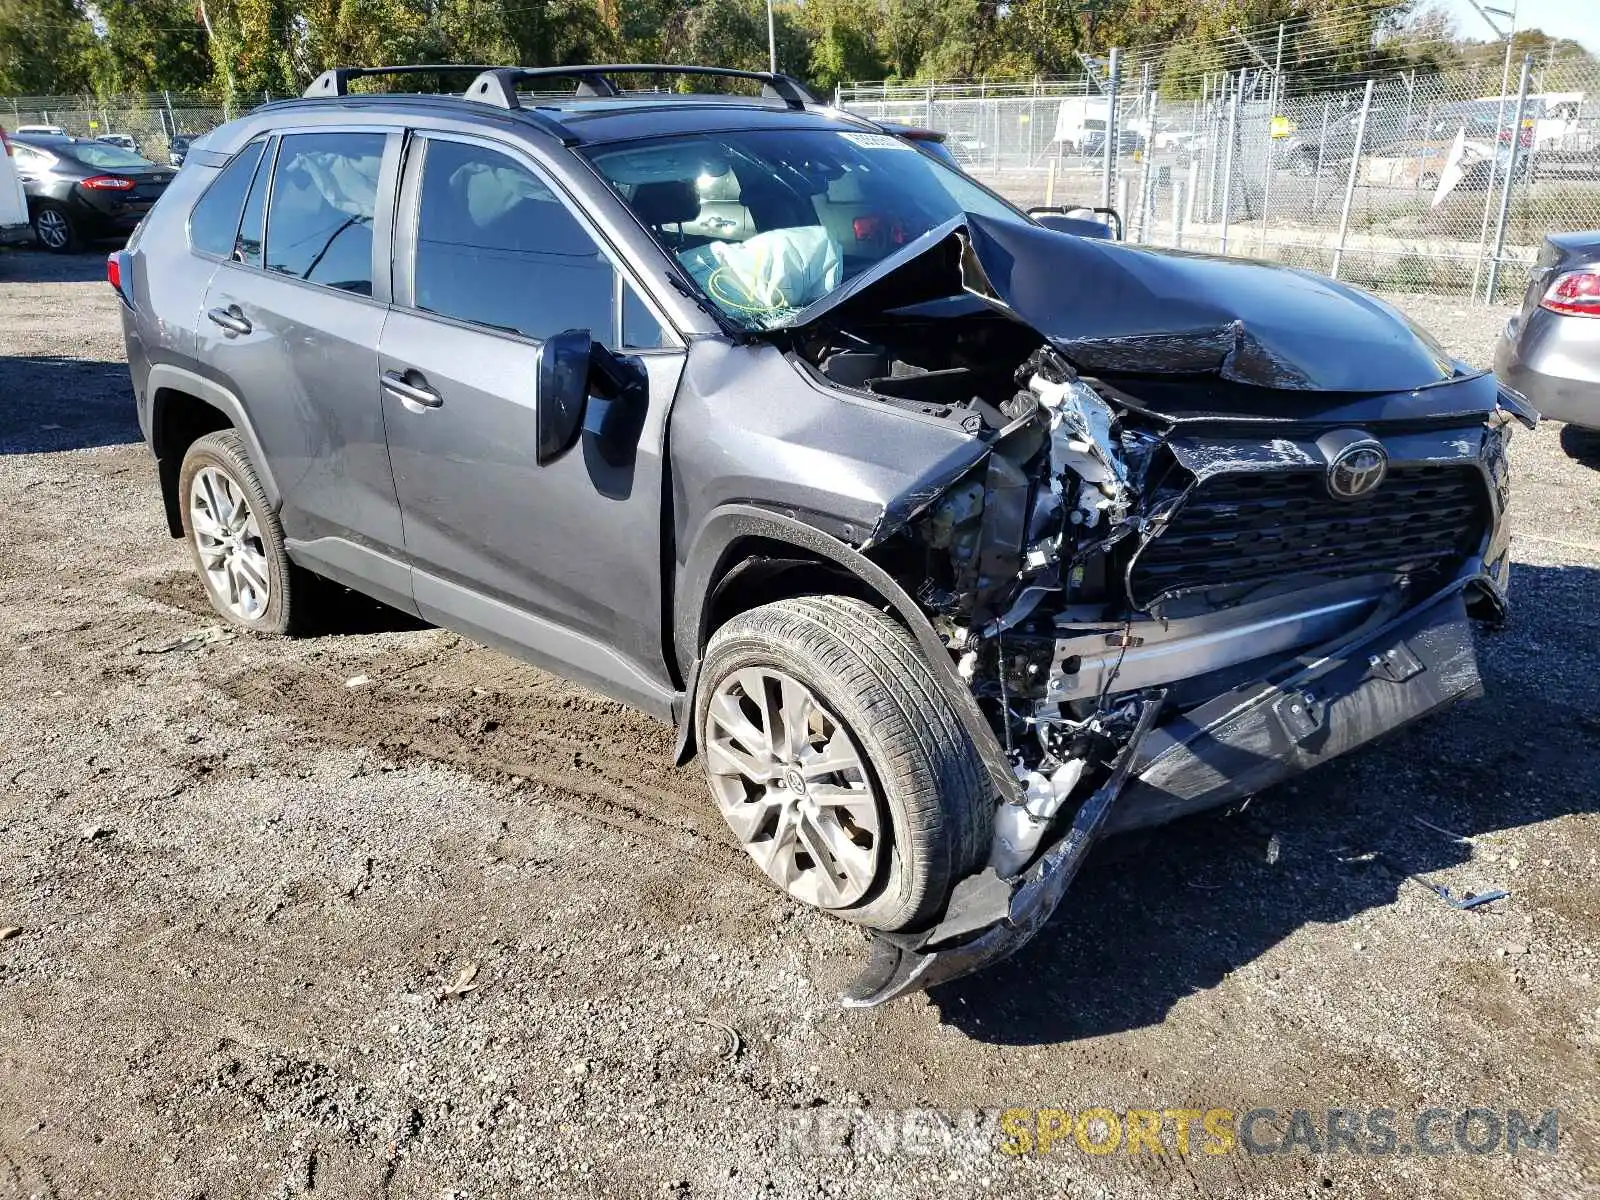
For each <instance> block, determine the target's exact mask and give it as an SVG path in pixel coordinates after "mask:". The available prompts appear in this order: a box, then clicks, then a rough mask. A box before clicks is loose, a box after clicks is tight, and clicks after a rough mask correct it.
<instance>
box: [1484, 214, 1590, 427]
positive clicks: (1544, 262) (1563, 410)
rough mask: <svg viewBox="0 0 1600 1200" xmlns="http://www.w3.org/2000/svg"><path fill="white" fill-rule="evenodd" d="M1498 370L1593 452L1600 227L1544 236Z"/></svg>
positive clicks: (1498, 356) (1503, 341) (1504, 337)
mask: <svg viewBox="0 0 1600 1200" xmlns="http://www.w3.org/2000/svg"><path fill="white" fill-rule="evenodd" d="M1494 369H1495V374H1497V375H1499V377H1500V380H1501V382H1502V383H1505V384H1507V385H1508V386H1510V387H1513V388H1515V389H1516V390H1517V391H1519V392H1521V393H1522V394H1523V395H1524V396H1526V397H1527V398H1528V400H1529V401H1530V402H1531V403H1532V404H1533V406H1534V407H1535V408H1537V409H1538V410H1539V412H1540V413H1541V414H1542V415H1544V416H1545V417H1549V418H1552V419H1554V420H1557V421H1565V422H1567V425H1568V428H1567V429H1565V430H1563V431H1562V437H1561V444H1562V446H1563V447H1564V448H1565V449H1566V450H1567V451H1568V453H1571V454H1573V455H1574V456H1579V457H1584V458H1588V457H1591V456H1592V454H1593V451H1594V448H1595V442H1596V440H1597V439H1596V437H1595V431H1597V430H1600V231H1594V230H1591V231H1589V232H1587V233H1553V234H1550V235H1549V236H1548V237H1546V238H1545V240H1544V248H1543V250H1542V251H1541V252H1540V254H1539V259H1538V262H1537V263H1535V265H1534V270H1533V277H1532V279H1530V280H1529V282H1528V291H1527V294H1526V295H1525V296H1524V297H1523V301H1522V311H1521V312H1519V313H1518V314H1517V315H1516V316H1514V317H1512V318H1511V320H1509V321H1508V322H1506V327H1505V331H1504V332H1503V333H1501V335H1500V343H1499V345H1498V347H1496V350H1495V356H1494Z"/></svg>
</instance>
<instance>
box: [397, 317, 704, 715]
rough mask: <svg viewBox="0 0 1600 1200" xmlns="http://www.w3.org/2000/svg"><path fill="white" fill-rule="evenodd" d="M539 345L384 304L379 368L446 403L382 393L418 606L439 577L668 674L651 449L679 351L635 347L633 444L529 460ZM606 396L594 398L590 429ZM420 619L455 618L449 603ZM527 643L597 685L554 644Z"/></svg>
mask: <svg viewBox="0 0 1600 1200" xmlns="http://www.w3.org/2000/svg"><path fill="white" fill-rule="evenodd" d="M538 355H539V351H538V347H537V346H535V345H532V344H530V343H528V342H525V341H521V340H518V339H513V338H503V337H499V336H496V335H494V334H490V333H485V332H483V331H480V330H474V329H469V328H465V327H462V326H458V325H453V324H449V323H446V322H443V321H439V320H436V319H434V318H432V317H428V316H424V315H422V314H420V313H414V312H404V311H400V310H396V311H395V312H393V313H391V314H390V316H389V321H388V324H387V325H386V326H385V328H384V334H383V345H382V347H381V350H380V352H379V355H378V358H379V362H378V368H379V370H380V371H384V372H396V373H399V374H402V375H407V374H409V377H410V378H412V379H418V378H421V379H423V380H425V381H426V384H427V386H428V387H430V388H431V389H432V390H433V391H435V392H437V393H438V395H439V398H440V400H441V401H442V403H441V404H440V405H439V407H437V408H420V407H417V406H413V405H409V404H407V403H406V402H404V401H403V400H401V399H400V398H398V397H396V396H393V395H389V396H386V397H385V399H384V404H385V405H386V406H387V423H388V430H389V458H390V462H391V464H392V465H393V469H394V479H395V487H396V489H397V491H398V493H399V497H400V506H401V511H402V513H403V514H404V522H405V547H406V553H407V554H408V555H409V556H410V559H411V563H412V566H413V567H414V568H415V570H416V571H417V572H418V583H417V596H418V601H419V603H423V604H424V605H426V598H425V595H424V592H425V589H424V584H423V581H422V573H428V574H431V575H435V576H437V577H439V578H441V579H443V580H446V581H449V582H451V583H455V584H458V585H461V586H462V587H465V588H468V589H470V590H472V591H476V592H480V593H483V594H484V595H487V596H490V597H493V598H495V599H497V600H500V601H502V602H504V603H506V604H508V605H510V606H512V607H513V608H515V609H518V610H521V611H522V612H524V613H527V614H529V615H531V616H534V617H538V618H543V619H544V620H545V621H548V622H552V623H554V624H555V625H557V626H561V627H563V628H564V629H566V630H568V631H570V632H572V633H574V634H577V635H579V636H580V637H583V638H589V639H597V640H598V641H600V642H602V643H604V644H606V645H609V646H614V647H615V648H616V649H617V650H618V651H619V652H620V653H621V654H622V655H623V656H624V657H625V658H627V659H630V660H632V661H633V662H634V663H636V664H638V666H639V667H642V668H643V669H644V670H645V671H646V672H647V673H648V674H649V675H650V676H652V677H655V678H658V679H662V680H664V679H665V665H664V663H663V661H662V652H661V628H662V596H661V570H662V567H661V560H662V549H661V545H662V543H661V487H662V459H661V453H662V443H663V424H664V419H665V414H666V410H667V406H668V404H669V403H670V402H671V398H672V394H673V392H674V391H675V390H676V388H677V382H678V375H679V373H680V371H681V370H682V356H681V355H680V354H676V353H672V354H650V355H645V356H642V361H643V362H644V364H645V366H646V369H647V371H648V373H649V375H650V406H649V412H648V414H647V416H646V420H645V426H644V430H643V432H642V434H641V436H640V444H639V450H638V453H637V455H636V456H635V457H634V459H633V461H632V462H631V463H630V464H628V465H626V466H622V467H615V466H611V465H609V464H607V463H606V462H605V461H604V460H603V459H602V458H601V457H600V455H599V453H598V452H597V451H596V450H595V447H594V440H593V437H592V436H591V435H589V434H587V433H586V434H584V435H583V437H582V438H581V439H580V441H579V443H578V444H577V445H576V446H574V447H573V448H572V449H571V450H570V451H568V452H567V453H566V454H565V455H563V456H562V457H561V458H559V459H557V460H556V461H555V462H552V463H548V464H546V465H544V466H540V465H539V464H538V462H537V460H536V458H535V447H536V438H535V419H536V412H537V408H538ZM606 403H607V402H606V401H605V400H603V399H600V398H598V397H591V399H590V406H591V408H590V414H589V421H588V422H587V423H588V424H589V425H590V426H591V427H594V425H595V423H596V421H597V420H598V418H599V417H600V416H601V415H602V410H603V406H604V405H605V404H606ZM444 594H447V593H444ZM423 616H424V617H426V618H429V619H437V620H440V621H441V622H442V623H445V624H450V623H452V622H451V619H450V614H449V613H434V614H430V613H428V612H426V611H424V612H423ZM528 649H530V650H532V651H533V652H535V654H536V655H537V656H538V657H540V658H542V659H543V660H545V661H547V662H549V663H550V664H551V665H552V666H554V667H556V669H559V670H564V671H568V672H570V673H572V674H574V675H576V676H579V677H583V678H586V679H589V681H590V682H594V683H596V684H597V685H598V686H601V687H607V686H608V685H607V681H605V680H601V679H595V678H594V677H593V675H592V672H591V671H590V670H587V669H584V668H583V667H582V666H581V664H579V663H576V662H573V661H571V660H569V659H567V658H566V657H565V651H564V650H563V649H562V648H561V647H560V646H559V645H557V643H555V642H554V641H552V642H550V643H549V644H548V645H546V646H529V647H528ZM608 690H613V691H615V690H616V689H615V688H608ZM632 698H633V699H635V701H636V702H638V700H637V697H632Z"/></svg>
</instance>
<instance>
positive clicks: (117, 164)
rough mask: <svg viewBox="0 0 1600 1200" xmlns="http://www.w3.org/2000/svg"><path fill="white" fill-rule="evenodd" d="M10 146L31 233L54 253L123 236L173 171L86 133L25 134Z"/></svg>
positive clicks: (154, 200)
mask: <svg viewBox="0 0 1600 1200" xmlns="http://www.w3.org/2000/svg"><path fill="white" fill-rule="evenodd" d="M13 150H14V153H15V156H16V162H17V170H18V173H19V174H20V175H21V176H22V188H23V191H24V192H26V193H27V197H28V219H29V221H30V222H31V223H32V224H33V233H34V236H35V237H36V238H38V239H39V244H40V245H41V246H43V247H44V248H45V249H46V250H50V251H52V252H54V253H56V254H65V253H68V252H69V251H72V250H75V249H77V248H78V247H79V246H81V245H82V244H83V243H84V242H86V241H90V240H93V239H95V238H109V237H126V236H127V235H128V234H129V233H132V232H133V227H134V226H135V225H137V224H138V223H139V222H140V221H141V220H142V219H143V218H144V215H145V213H147V212H149V211H150V206H151V205H152V204H154V203H155V202H156V200H157V199H158V198H159V197H160V195H161V193H162V192H164V191H166V190H167V184H168V183H170V182H171V181H172V177H173V176H174V175H176V174H177V172H175V171H174V170H173V169H172V168H171V167H163V166H160V165H159V164H157V163H153V162H151V161H150V160H149V159H147V158H140V157H139V156H138V155H137V154H133V153H131V152H129V151H127V150H124V149H123V148H122V147H120V146H111V145H108V144H106V143H105V142H99V141H94V140H92V139H88V138H70V137H40V136H33V135H29V136H26V137H18V138H17V139H16V140H15V142H14V143H13Z"/></svg>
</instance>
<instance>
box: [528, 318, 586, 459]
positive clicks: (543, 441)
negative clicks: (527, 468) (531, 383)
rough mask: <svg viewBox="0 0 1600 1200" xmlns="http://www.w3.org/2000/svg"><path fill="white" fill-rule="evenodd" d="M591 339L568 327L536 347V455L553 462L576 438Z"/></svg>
mask: <svg viewBox="0 0 1600 1200" xmlns="http://www.w3.org/2000/svg"><path fill="white" fill-rule="evenodd" d="M593 346H594V339H593V338H591V337H590V336H589V331H588V330H587V329H568V330H565V331H563V332H561V333H558V334H555V335H554V336H553V337H549V338H546V339H545V342H544V345H542V346H540V347H539V403H538V415H537V420H538V441H539V446H538V458H539V465H540V466H543V465H544V464H545V463H550V462H554V461H555V460H556V459H558V458H560V457H561V456H562V455H563V454H565V453H566V452H567V451H568V450H569V449H571V448H572V443H573V442H575V441H577V440H578V434H579V432H580V431H581V430H582V429H583V413H584V409H585V408H587V407H588V404H589V370H590V367H591V365H592V363H593Z"/></svg>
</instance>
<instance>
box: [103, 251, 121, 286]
mask: <svg viewBox="0 0 1600 1200" xmlns="http://www.w3.org/2000/svg"><path fill="white" fill-rule="evenodd" d="M106 282H107V283H109V284H110V285H111V286H112V287H114V288H116V289H117V291H118V292H119V293H120V292H121V291H122V252H121V251H120V250H118V251H114V252H112V253H111V254H108V255H106Z"/></svg>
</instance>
